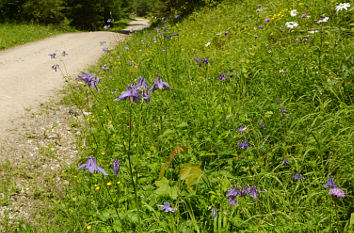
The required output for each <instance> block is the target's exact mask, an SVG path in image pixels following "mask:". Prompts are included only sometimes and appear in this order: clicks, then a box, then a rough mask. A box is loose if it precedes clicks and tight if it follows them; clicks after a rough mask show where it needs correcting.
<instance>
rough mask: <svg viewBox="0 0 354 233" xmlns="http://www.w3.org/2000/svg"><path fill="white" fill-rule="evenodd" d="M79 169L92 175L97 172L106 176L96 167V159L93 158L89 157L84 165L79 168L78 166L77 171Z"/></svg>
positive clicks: (104, 172)
mask: <svg viewBox="0 0 354 233" xmlns="http://www.w3.org/2000/svg"><path fill="white" fill-rule="evenodd" d="M81 168H82V169H83V170H84V171H85V170H89V172H91V173H93V172H94V171H99V172H101V173H102V174H103V175H108V174H107V173H106V171H105V170H104V169H103V168H101V167H99V166H98V165H97V162H96V159H95V158H94V157H89V158H88V160H87V162H86V163H85V164H82V165H81V166H79V167H78V168H77V169H81Z"/></svg>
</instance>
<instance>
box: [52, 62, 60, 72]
mask: <svg viewBox="0 0 354 233" xmlns="http://www.w3.org/2000/svg"><path fill="white" fill-rule="evenodd" d="M58 68H59V65H58V64H54V65H52V69H53V70H55V72H57V71H58Z"/></svg>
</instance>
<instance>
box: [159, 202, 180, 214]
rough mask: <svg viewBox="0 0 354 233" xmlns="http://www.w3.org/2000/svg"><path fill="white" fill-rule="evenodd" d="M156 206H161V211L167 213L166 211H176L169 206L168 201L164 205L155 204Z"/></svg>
mask: <svg viewBox="0 0 354 233" xmlns="http://www.w3.org/2000/svg"><path fill="white" fill-rule="evenodd" d="M157 206H158V207H162V209H161V210H162V211H164V212H166V213H168V212H172V213H174V212H176V210H175V209H174V208H172V207H171V205H170V203H169V202H165V204H164V205H157Z"/></svg>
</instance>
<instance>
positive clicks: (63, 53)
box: [61, 51, 69, 57]
mask: <svg viewBox="0 0 354 233" xmlns="http://www.w3.org/2000/svg"><path fill="white" fill-rule="evenodd" d="M61 55H62V56H63V57H65V56H68V55H69V54H68V53H67V52H66V51H63V52H62V53H61Z"/></svg>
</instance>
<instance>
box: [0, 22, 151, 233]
mask: <svg viewBox="0 0 354 233" xmlns="http://www.w3.org/2000/svg"><path fill="white" fill-rule="evenodd" d="M148 26H149V25H148V21H147V20H141V19H138V20H136V21H133V22H132V23H131V24H130V25H129V26H128V27H127V29H126V30H128V31H129V32H131V31H132V32H134V31H138V30H142V29H143V28H146V27H148ZM123 33H124V34H123ZM128 34H129V33H128ZM126 37H127V34H126V32H122V33H113V32H85V33H67V34H62V35H58V36H55V37H51V38H47V39H44V40H41V41H37V42H32V43H28V44H25V45H22V46H18V47H15V48H11V49H8V50H5V51H1V52H0V232H15V229H16V228H17V227H18V224H19V223H20V222H21V221H24V222H26V223H29V224H30V225H31V226H33V227H35V228H36V226H37V225H38V224H40V222H41V221H43V219H42V217H41V216H42V215H43V216H44V218H46V217H47V218H48V217H50V214H48V213H46V212H45V210H46V209H47V207H48V205H50V204H48V202H49V200H51V199H52V198H53V196H54V195H58V194H60V195H63V192H62V190H63V188H64V187H65V186H67V185H69V181H68V180H66V179H65V178H64V179H63V178H62V175H61V174H62V171H63V169H64V170H65V168H67V167H68V166H69V165H70V164H72V163H75V162H76V161H77V159H78V153H79V150H80V148H77V147H76V137H77V136H79V135H80V133H81V130H80V128H79V125H80V122H83V119H84V118H85V116H84V115H82V114H76V112H79V111H78V110H77V109H75V108H74V107H68V106H63V105H60V100H61V99H62V96H63V95H65V93H63V87H64V84H65V82H64V78H63V76H62V74H61V73H60V72H59V71H58V72H55V71H54V70H52V68H51V66H52V65H53V64H56V63H57V64H59V65H62V61H64V62H65V65H66V69H67V71H68V75H70V76H71V77H76V76H77V74H78V73H79V72H80V71H82V70H85V69H86V68H88V67H89V66H91V65H94V64H95V63H96V62H97V61H98V59H99V57H100V56H101V55H102V54H103V53H104V52H103V50H102V48H103V47H109V48H113V47H114V46H115V45H116V44H117V43H118V42H120V41H122V40H124V39H125V38H126ZM101 41H103V42H105V43H104V46H101V44H100V42H101ZM63 51H66V52H67V53H68V56H65V57H63V56H62V55H61V53H62V52H63ZM51 53H56V54H57V58H55V59H51V57H50V56H49V54H51ZM61 60H62V61H61ZM69 109H72V110H74V112H75V114H69V113H68V112H69ZM75 122H77V123H78V124H76V123H75ZM40 219H41V220H40ZM48 221H51V220H50V219H48Z"/></svg>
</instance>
